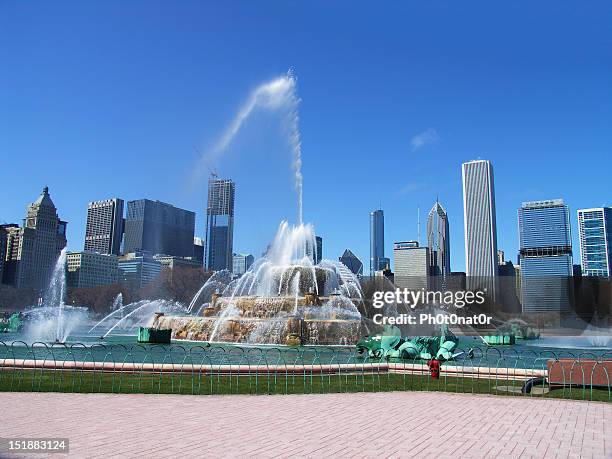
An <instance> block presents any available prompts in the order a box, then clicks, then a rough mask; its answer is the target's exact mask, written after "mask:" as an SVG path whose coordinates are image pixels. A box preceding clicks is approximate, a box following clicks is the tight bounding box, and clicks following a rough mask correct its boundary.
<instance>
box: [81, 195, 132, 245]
mask: <svg viewBox="0 0 612 459" xmlns="http://www.w3.org/2000/svg"><path fill="white" fill-rule="evenodd" d="M122 238H123V199H117V198H113V199H106V200H104V201H94V202H90V203H89V205H88V206H87V225H86V227H85V246H84V250H85V251H87V252H96V253H100V254H104V255H110V254H113V255H120V254H121V239H122Z"/></svg>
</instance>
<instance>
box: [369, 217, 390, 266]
mask: <svg viewBox="0 0 612 459" xmlns="http://www.w3.org/2000/svg"><path fill="white" fill-rule="evenodd" d="M388 264H389V261H388V259H386V258H385V214H384V212H383V211H382V209H379V210H375V211H374V212H370V275H373V274H374V272H375V271H380V270H383V269H385V268H387V267H388Z"/></svg>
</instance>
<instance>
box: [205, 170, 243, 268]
mask: <svg viewBox="0 0 612 459" xmlns="http://www.w3.org/2000/svg"><path fill="white" fill-rule="evenodd" d="M235 194H236V185H235V183H234V182H233V181H232V180H229V179H219V178H217V176H216V175H212V176H211V177H210V178H209V179H208V206H207V208H206V248H205V251H204V265H205V266H206V268H207V269H209V270H211V271H219V270H222V269H227V270H229V271H232V269H233V263H232V251H233V248H234V199H235Z"/></svg>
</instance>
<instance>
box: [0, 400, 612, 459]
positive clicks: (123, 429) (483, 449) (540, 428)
mask: <svg viewBox="0 0 612 459" xmlns="http://www.w3.org/2000/svg"><path fill="white" fill-rule="evenodd" d="M0 400H1V403H0V406H1V407H2V413H1V414H0V419H1V421H0V437H12V436H20V437H25V436H28V437H35V436H40V437H51V436H53V437H68V438H69V439H70V456H74V457H105V458H106V457H143V458H144V457H168V458H170V457H290V456H293V457H317V458H318V457H330V456H340V457H347V456H353V457H410V456H414V457H437V458H438V457H454V458H457V457H462V458H463V457H495V458H502V457H610V458H612V404H609V403H608V404H607V403H600V402H582V401H565V400H540V399H531V398H525V397H495V396H479V395H470V394H444V393H428V392H394V393H367V394H329V395H274V396H240V395H235V396H185V395H114V394H108V395H107V394H57V393H2V394H0ZM28 457H41V456H40V455H39V454H37V455H30V456H28ZM51 457H55V458H59V457H61V455H57V454H54V455H52V456H51Z"/></svg>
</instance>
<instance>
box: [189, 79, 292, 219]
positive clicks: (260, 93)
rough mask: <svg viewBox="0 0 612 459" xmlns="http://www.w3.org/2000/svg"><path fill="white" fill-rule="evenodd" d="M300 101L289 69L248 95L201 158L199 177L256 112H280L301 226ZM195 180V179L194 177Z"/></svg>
mask: <svg viewBox="0 0 612 459" xmlns="http://www.w3.org/2000/svg"><path fill="white" fill-rule="evenodd" d="M300 102H301V100H300V98H299V97H298V94H297V78H296V77H295V75H294V74H293V71H292V70H289V71H288V72H287V73H286V74H285V75H282V76H280V77H278V78H275V79H274V80H272V81H269V82H267V83H264V84H262V85H260V86H258V87H257V88H255V90H254V91H253V92H252V93H251V94H250V95H249V97H248V99H247V100H246V102H245V103H244V104H243V105H242V107H241V108H240V110H239V111H238V113H237V114H236V116H235V117H234V119H233V120H232V122H231V123H230V125H229V127H228V128H227V129H226V131H225V133H224V134H223V136H222V137H221V138H220V139H219V141H218V142H217V143H216V145H215V146H214V147H213V148H212V149H211V150H210V151H209V152H208V153H207V154H205V155H204V156H203V157H202V158H201V159H200V165H199V167H198V168H197V169H196V174H197V175H201V174H202V171H204V170H206V167H207V165H208V163H210V162H212V161H215V160H217V159H218V158H219V157H220V156H221V155H222V154H223V153H224V152H225V151H226V150H227V148H228V147H229V145H230V144H231V143H232V141H233V140H234V138H235V137H236V135H237V134H238V132H239V131H240V128H241V127H242V126H243V124H244V123H245V122H246V121H247V120H248V119H249V117H250V116H251V115H252V114H253V113H254V112H255V111H256V110H257V109H265V110H269V111H274V112H278V113H281V114H282V116H283V118H284V121H285V128H286V131H287V137H288V142H289V146H290V147H291V152H292V156H293V161H292V169H293V175H294V187H295V191H296V194H297V221H298V224H301V223H302V213H303V211H302V184H303V176H302V140H301V135H300V116H299V105H300ZM196 178H197V177H196Z"/></svg>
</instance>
